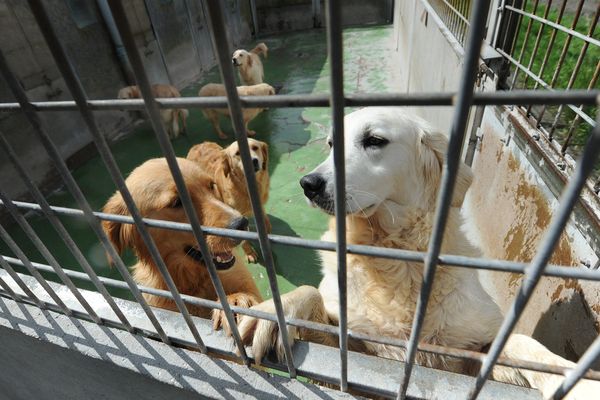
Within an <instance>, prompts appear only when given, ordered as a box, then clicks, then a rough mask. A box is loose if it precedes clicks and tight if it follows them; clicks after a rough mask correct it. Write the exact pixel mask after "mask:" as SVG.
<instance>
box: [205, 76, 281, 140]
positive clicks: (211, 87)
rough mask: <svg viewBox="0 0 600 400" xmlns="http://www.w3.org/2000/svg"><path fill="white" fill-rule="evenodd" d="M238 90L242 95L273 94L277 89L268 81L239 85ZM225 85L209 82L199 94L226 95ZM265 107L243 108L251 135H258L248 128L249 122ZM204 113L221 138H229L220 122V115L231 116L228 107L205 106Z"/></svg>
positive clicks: (245, 124) (246, 127)
mask: <svg viewBox="0 0 600 400" xmlns="http://www.w3.org/2000/svg"><path fill="white" fill-rule="evenodd" d="M237 92H238V94H239V95H240V96H272V95H274V94H275V89H273V87H272V86H271V85H268V84H266V83H260V84H258V85H252V86H238V87H237ZM226 94H227V93H226V91H225V86H223V85H222V84H220V83H208V84H206V85H204V86H202V88H200V91H199V92H198V96H200V97H205V96H226ZM263 110H264V108H243V109H242V114H243V118H244V128H245V129H246V132H247V133H248V135H249V136H254V135H256V132H255V131H253V130H249V129H248V123H250V121H252V120H253V119H254V118H256V116H257V115H258V114H260V113H261V111H263ZM202 113H203V114H204V116H205V117H206V119H208V121H209V122H210V123H211V124H212V126H213V128H214V129H215V132H217V134H218V135H219V138H221V139H227V135H226V134H225V133H224V132H223V131H222V130H221V125H220V123H219V116H221V115H227V116H229V109H228V108H203V109H202Z"/></svg>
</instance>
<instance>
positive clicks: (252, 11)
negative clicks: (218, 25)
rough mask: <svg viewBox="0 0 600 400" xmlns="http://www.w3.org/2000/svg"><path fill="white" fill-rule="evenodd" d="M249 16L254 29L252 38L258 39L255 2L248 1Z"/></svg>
mask: <svg viewBox="0 0 600 400" xmlns="http://www.w3.org/2000/svg"><path fill="white" fill-rule="evenodd" d="M313 2H314V0H313ZM250 14H251V17H252V26H253V27H254V37H258V12H257V10H256V0H250Z"/></svg>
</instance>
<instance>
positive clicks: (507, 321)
mask: <svg viewBox="0 0 600 400" xmlns="http://www.w3.org/2000/svg"><path fill="white" fill-rule="evenodd" d="M598 119H599V120H600V115H599V116H598ZM599 122H600V121H599ZM599 153H600V125H596V127H595V128H594V129H593V130H592V133H591V135H590V137H589V139H588V142H587V144H586V146H585V149H584V152H583V155H582V156H581V159H580V160H579V162H578V163H577V167H576V169H575V171H574V172H573V175H572V176H571V178H570V180H569V183H568V185H567V186H566V187H565V190H564V191H563V194H562V196H561V199H560V204H559V206H558V209H557V210H556V213H555V215H554V217H553V218H552V220H551V222H550V226H549V227H548V230H547V232H546V235H545V236H544V240H542V242H541V244H540V248H539V250H538V252H537V254H536V255H535V257H534V259H533V260H532V261H531V264H530V265H529V267H528V268H527V270H526V272H525V277H524V278H523V283H522V284H521V286H520V288H519V291H518V293H517V297H516V298H515V301H514V302H513V303H512V305H511V307H510V309H509V310H508V312H507V313H506V317H505V318H504V321H502V325H501V327H500V330H499V332H498V333H497V334H496V338H495V339H494V341H493V343H492V345H491V347H490V350H489V353H488V356H487V357H486V358H485V360H484V361H483V363H482V365H481V369H480V371H479V374H478V375H477V380H476V382H475V386H474V388H473V390H472V392H471V393H470V396H469V399H471V400H474V399H475V398H477V395H478V394H479V392H480V391H481V388H482V387H483V385H484V384H485V382H486V381H487V379H488V378H489V376H490V374H491V372H492V369H493V368H494V364H495V361H496V360H497V358H498V356H499V355H500V353H501V352H502V349H503V348H504V345H505V344H506V341H507V340H508V337H509V335H510V333H511V332H512V331H513V329H514V327H515V325H516V324H517V322H518V320H519V317H520V316H521V314H522V313H523V311H524V309H525V306H526V305H527V302H528V301H529V299H530V298H531V295H532V294H533V291H534V289H535V287H536V286H537V283H538V281H539V279H540V277H541V276H542V273H543V271H544V268H545V267H546V264H547V263H548V261H549V260H550V257H551V256H552V253H553V252H554V248H555V246H556V245H557V243H558V241H559V239H560V235H561V234H562V231H563V230H564V228H565V226H566V224H567V222H568V219H569V216H570V215H571V212H572V211H573V208H574V207H575V203H576V202H577V201H578V197H579V194H580V193H581V190H582V188H583V186H584V185H585V183H586V180H587V177H588V176H589V175H590V173H591V172H592V170H593V168H594V163H595V160H596V159H597V157H598V154H599Z"/></svg>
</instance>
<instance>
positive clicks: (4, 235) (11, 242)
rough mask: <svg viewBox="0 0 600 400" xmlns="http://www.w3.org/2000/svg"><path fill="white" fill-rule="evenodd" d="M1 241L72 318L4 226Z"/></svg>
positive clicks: (0, 228)
mask: <svg viewBox="0 0 600 400" xmlns="http://www.w3.org/2000/svg"><path fill="white" fill-rule="evenodd" d="M0 239H2V240H3V241H4V243H6V244H7V246H8V248H9V249H10V250H11V251H12V252H13V253H14V254H15V255H16V256H17V257H18V258H19V260H21V262H22V263H23V265H24V266H25V268H26V269H27V271H28V272H29V273H30V274H31V276H33V277H34V278H35V279H36V280H37V281H38V282H39V284H40V285H41V286H42V288H44V290H45V291H46V293H48V295H49V296H50V297H51V298H52V300H54V302H55V303H56V305H57V306H59V307H60V308H61V310H62V311H63V312H64V313H65V314H66V315H68V316H72V313H71V311H70V310H69V308H68V307H67V306H66V305H65V303H63V301H62V300H61V299H60V297H59V296H58V295H57V294H56V292H55V291H54V289H52V287H51V286H50V285H49V284H48V281H46V279H45V278H44V277H43V276H42V275H41V274H40V273H39V272H38V271H37V270H36V269H35V268H34V267H33V265H31V261H30V260H29V258H28V257H27V256H26V255H25V253H23V251H22V250H21V248H20V247H19V245H18V244H17V243H15V241H14V240H13V239H12V237H11V236H10V234H9V233H8V232H7V231H6V230H5V229H4V228H3V227H2V225H0ZM4 267H5V268H4V269H6V266H4ZM13 279H14V278H13Z"/></svg>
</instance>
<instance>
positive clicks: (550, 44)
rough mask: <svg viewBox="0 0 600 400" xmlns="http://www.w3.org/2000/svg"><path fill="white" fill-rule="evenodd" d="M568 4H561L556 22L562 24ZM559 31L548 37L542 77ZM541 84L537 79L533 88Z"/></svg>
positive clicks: (556, 30)
mask: <svg viewBox="0 0 600 400" xmlns="http://www.w3.org/2000/svg"><path fill="white" fill-rule="evenodd" d="M566 5H567V0H563V1H562V3H561V5H560V9H559V10H558V15H557V16H556V23H557V24H560V23H561V21H562V18H563V15H564V13H565V8H566ZM557 33H558V29H552V31H551V32H550V39H548V46H547V47H546V54H544V59H543V60H542V65H540V70H539V72H538V74H537V76H538V77H539V78H540V79H543V78H542V75H543V74H544V70H545V69H546V65H548V59H549V58H550V54H551V53H552V49H553V48H554V41H555V40H556V34H557ZM538 86H539V82H538V81H535V84H534V85H533V90H536V89H537V88H538ZM531 107H532V106H531V105H530V106H529V107H528V108H527V112H526V113H527V115H529V113H530V112H531ZM536 121H537V127H539V126H540V124H541V123H542V121H541V120H540V119H539V118H536Z"/></svg>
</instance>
